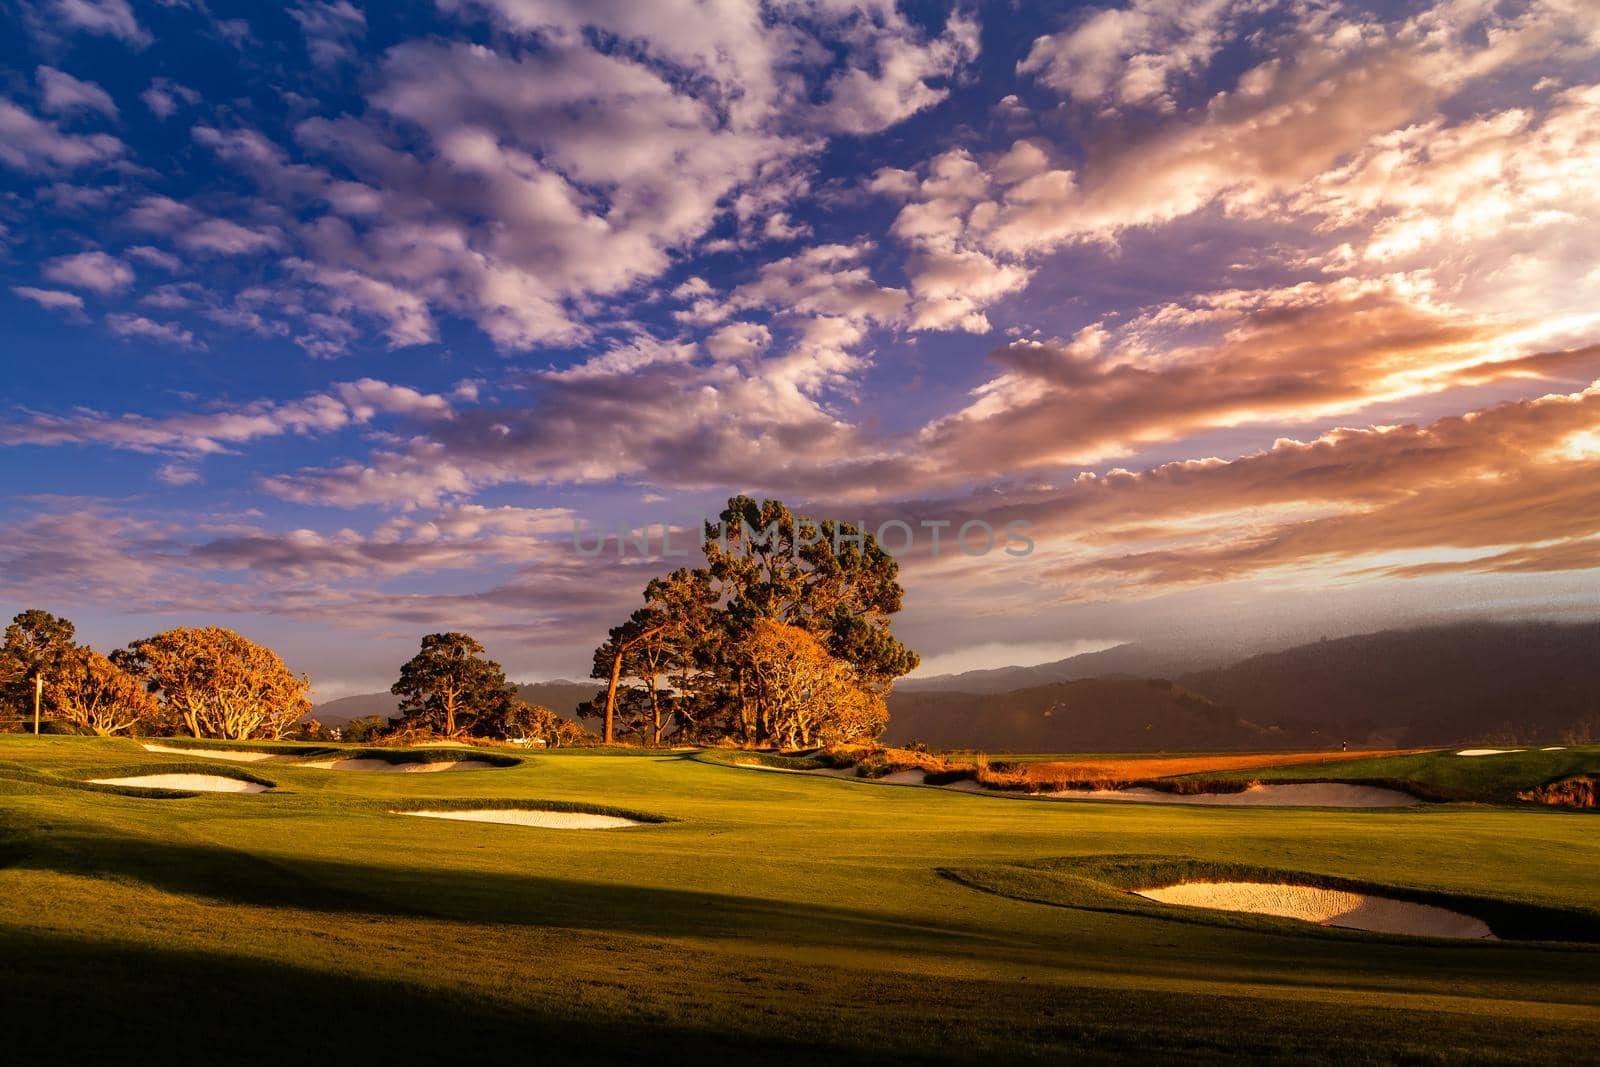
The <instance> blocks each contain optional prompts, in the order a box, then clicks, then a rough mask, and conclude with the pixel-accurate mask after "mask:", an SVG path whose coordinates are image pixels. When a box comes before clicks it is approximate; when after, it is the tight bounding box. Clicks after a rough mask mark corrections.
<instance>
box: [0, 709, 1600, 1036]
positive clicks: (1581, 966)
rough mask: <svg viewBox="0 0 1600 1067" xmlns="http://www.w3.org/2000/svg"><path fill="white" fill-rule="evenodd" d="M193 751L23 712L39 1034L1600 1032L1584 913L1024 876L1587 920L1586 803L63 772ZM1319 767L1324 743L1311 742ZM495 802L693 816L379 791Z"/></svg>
mask: <svg viewBox="0 0 1600 1067" xmlns="http://www.w3.org/2000/svg"><path fill="white" fill-rule="evenodd" d="M1550 755H1554V754H1550ZM1398 758H1400V759H1413V760H1428V759H1438V758H1443V757H1425V756H1418V757H1398ZM1489 758H1493V759H1510V758H1513V757H1489ZM175 759H177V757H171V756H164V755H160V754H156V753H147V752H144V751H143V750H141V749H140V748H139V747H138V746H137V745H135V744H134V743H132V742H129V741H100V740H94V739H79V738H50V737H45V738H37V739H35V738H31V737H20V736H7V737H0V863H3V867H0V900H3V901H4V907H3V908H0V983H3V988H4V989H5V991H6V994H5V995H6V1013H5V1018H6V1024H5V1025H6V1036H5V1038H4V1042H5V1044H4V1047H5V1048H6V1049H7V1050H8V1053H12V1054H14V1055H15V1056H16V1057H17V1060H16V1062H30V1061H38V1060H41V1059H50V1060H54V1061H58V1062H68V1061H72V1060H84V1059H89V1058H102V1057H110V1056H113V1055H117V1054H119V1053H120V1054H122V1055H123V1056H124V1058H125V1059H126V1058H127V1050H128V1049H130V1048H131V1049H134V1050H135V1057H134V1058H136V1059H140V1060H143V1059H150V1058H160V1057H165V1058H167V1062H171V1063H179V1062H189V1061H195V1060H200V1059H208V1058H215V1059H216V1060H217V1061H218V1062H265V1061H269V1060H270V1061H274V1062H277V1063H285V1062H292V1061H293V1059H294V1058H295V1057H311V1058H313V1059H316V1060H321V1059H326V1058H327V1057H329V1056H332V1055H340V1056H349V1057H361V1058H362V1059H367V1058H374V1059H376V1058H383V1057H389V1058H398V1059H401V1060H415V1059H434V1060H437V1059H466V1058H475V1059H484V1060H486V1061H489V1062H494V1061H499V1060H510V1059H511V1058H513V1057H515V1058H516V1059H517V1060H519V1061H520V1060H525V1059H530V1058H531V1059H533V1060H534V1061H536V1062H537V1061H539V1060H541V1059H542V1060H545V1061H551V1060H583V1059H588V1060H594V1059H599V1058H605V1057H612V1058H627V1059H629V1060H631V1061H635V1062H639V1061H659V1062H688V1061H697V1062H705V1061H706V1059H707V1057H716V1056H734V1055H738V1056H751V1057H759V1058H760V1059H761V1060H764V1061H768V1062H770V1061H774V1060H777V1061H783V1062H819V1063H833V1062H861V1061H867V1062H870V1061H882V1062H889V1061H903V1060H905V1059H908V1058H911V1059H919V1060H948V1061H952V1062H955V1061H976V1060H984V1061H991V1062H994V1061H1000V1062H1062V1061H1063V1060H1066V1059H1069V1058H1070V1059H1071V1060H1073V1061H1081V1060H1088V1061H1094V1060H1102V1059H1105V1060H1109V1059H1116V1058H1119V1057H1141V1058H1144V1059H1147V1060H1155V1061H1160V1060H1170V1059H1178V1058H1182V1059H1184V1060H1186V1061H1190V1062H1193V1061H1197V1060H1198V1061H1208V1060H1217V1061H1222V1060H1233V1059H1237V1058H1238V1057H1240V1056H1255V1057H1276V1058H1289V1057H1293V1058H1295V1059H1299V1060H1305V1061H1316V1062H1385V1063H1386V1062H1394V1061H1397V1060H1403V1061H1412V1062H1457V1061H1460V1060H1473V1059H1483V1060H1493V1061H1502V1062H1503V1061H1521V1062H1550V1061H1552V1060H1555V1059H1557V1058H1564V1059H1566V1060H1568V1061H1574V1062H1582V1061H1584V1060H1586V1059H1588V1058H1590V1057H1591V1056H1592V1054H1593V1049H1594V1048H1595V1047H1596V1046H1597V1043H1600V985H1597V984H1596V983H1595V982H1594V981H1593V974H1594V970H1595V965H1596V963H1597V962H1600V949H1597V946H1595V945H1593V944H1580V943H1565V942H1527V941H1505V942H1500V943H1493V944H1491V943H1448V942H1436V941H1422V940H1414V939H1404V938H1398V937H1379V936H1375V935H1365V934H1358V933H1351V932H1333V931H1324V930H1321V929H1320V928H1310V929H1300V928H1297V927H1295V926H1293V925H1292V924H1290V923H1288V921H1287V920H1267V919H1260V920H1258V919H1250V918H1240V917H1234V918H1232V919H1229V920H1228V921H1221V920H1217V921H1210V920H1208V919H1206V918H1205V917H1204V916H1201V917H1200V918H1199V920H1198V921H1197V920H1196V919H1191V918H1174V917H1173V916H1172V915H1171V913H1170V911H1168V910H1164V909H1163V908H1162V907H1161V906H1158V905H1150V906H1144V905H1141V904H1138V903H1136V902H1132V903H1124V902H1123V901H1120V900H1118V901H1117V903H1118V906H1117V907H1114V908H1112V907H1100V906H1098V905H1097V903H1096V899H1097V898H1096V897H1095V896H1094V893H1076V892H1068V893H1062V894H1061V895H1060V896H1059V899H1057V898H1056V897H1048V898H1038V899H1024V898H1026V897H1027V896H1028V894H1027V893H1018V894H1013V895H1007V892H1006V891H1004V890H1005V887H1006V886H1007V885H1009V884H1011V883H1013V882H1014V883H1017V884H1019V885H1020V884H1023V883H1025V882H1027V880H1028V879H1029V878H1032V877H1033V876H1034V875H1032V874H1029V873H1027V872H1030V871H1037V870H1040V869H1044V870H1046V871H1047V872H1048V871H1054V870H1056V868H1057V867H1059V866H1061V865H1062V862H1063V861H1076V862H1077V866H1073V864H1072V863H1071V862H1067V863H1066V865H1065V867H1066V868H1070V869H1072V870H1075V871H1076V870H1079V869H1080V868H1081V869H1082V870H1088V871H1091V872H1092V871H1093V870H1094V869H1095V868H1094V865H1093V864H1085V863H1084V862H1083V861H1084V860H1085V858H1089V857H1111V856H1117V857H1127V856H1137V857H1150V858H1152V860H1161V861H1163V862H1165V861H1194V862H1198V863H1201V864H1205V863H1213V864H1237V865H1246V866H1254V867H1263V868H1272V869H1280V870H1292V871H1302V872H1306V873H1308V874H1312V875H1319V876H1322V877H1324V878H1334V879H1352V880H1357V881H1360V882H1364V883H1374V884H1377V885H1388V886H1395V887H1399V888H1402V889H1409V890H1414V891H1419V892H1432V893H1443V894H1455V895H1459V896H1467V897H1489V898H1493V899H1496V900H1502V901H1508V902H1513V903H1516V904H1521V905H1525V906H1529V907H1533V906H1537V907H1541V908H1547V909H1557V910H1565V911H1567V912H1572V913H1580V914H1583V915H1586V916H1590V917H1595V916H1600V893H1597V891H1596V889H1595V886H1596V884H1597V883H1600V846H1597V844H1596V842H1597V840H1600V837H1597V833H1600V822H1597V821H1596V819H1597V817H1596V816H1595V815H1594V814H1589V813H1566V812H1560V811H1553V810H1549V811H1547V810H1536V809H1529V808H1522V809H1510V808H1498V807H1489V806H1476V805H1442V806H1426V807H1421V808H1413V809H1405V810H1366V811H1363V810H1309V809H1265V808H1264V809H1244V808H1231V809H1230V808H1203V807H1177V806H1154V805H1138V804H1127V803H1095V802H1077V803H1072V804H1054V803H1038V802H1030V801H1025V800H1020V801H1019V800H1013V799H1009V798H1003V797H986V796H975V795H968V794H960V793H954V792H951V791H947V790H938V789H919V788H904V787H896V786H888V785H878V784H872V783H866V782H856V781H843V780H838V779H832V778H822V777H808V776H803V775H787V774H777V773H767V772H760V771H752V770H747V769H739V768H731V767H724V766H716V765H713V764H711V763H706V762H701V761H697V760H694V759H692V758H691V756H690V754H687V753H673V754H660V755H644V756H635V757H632V758H621V757H618V756H613V755H606V754H586V753H573V754H564V753H534V754H529V755H528V756H526V757H525V758H524V761H523V762H522V763H521V764H520V765H518V766H515V767H510V768H501V769H494V770H485V771H474V772H455V773H452V772H446V773H438V774H384V773H373V772H366V773H363V772H339V771H325V770H314V769H307V768H299V767H294V766H291V765H288V764H285V763H277V762H270V763H260V764H251V765H247V773H249V774H251V775H253V776H257V777H260V778H263V779H266V780H270V781H272V782H274V783H275V785H276V787H275V788H274V789H272V790H269V791H268V792H265V793H260V794H255V795H242V794H227V795H222V794H217V795H201V796H193V797H187V798H176V799H157V798H148V797H134V796H126V795H119V794H117V793H111V792H96V791H85V790H78V789H72V788H67V787H64V785H63V784H59V783H63V782H65V781H67V780H74V779H78V778H86V777H91V776H101V775H102V774H103V773H105V772H108V771H115V772H120V773H140V772H145V771H148V770H150V769H153V768H163V769H165V768H170V767H172V766H173V765H174V760H175ZM194 762H195V761H193V760H190V759H184V760H182V764H183V766H185V767H189V766H192V765H193V763H194ZM1461 762H1462V763H1467V762H1469V761H1467V760H1461ZM219 766H221V765H220V764H219ZM212 769H213V770H217V768H212ZM235 769H236V770H245V769H246V768H244V767H236V768H235ZM1392 769H1393V768H1388V769H1387V770H1386V772H1385V773H1384V774H1383V775H1381V776H1383V777H1392V776H1393V775H1392V774H1390V773H1388V771H1391V770H1392ZM1302 772H1303V773H1302ZM219 773H222V772H219ZM1440 773H1441V774H1442V773H1445V772H1444V771H1441V772H1440ZM1449 773H1451V774H1455V773H1457V772H1455V771H1453V770H1451V771H1450V772H1449ZM1459 773H1471V774H1483V773H1489V774H1492V775H1495V776H1497V779H1496V780H1497V781H1499V777H1498V776H1503V775H1506V774H1510V773H1511V772H1509V771H1502V770H1490V771H1487V772H1484V771H1471V772H1467V771H1462V772H1459ZM1299 776H1304V777H1327V776H1330V768H1329V766H1328V765H1319V766H1315V767H1307V768H1293V769H1290V770H1289V771H1288V772H1286V774H1285V777H1290V778H1292V777H1299ZM1275 777H1276V775H1275ZM475 799H484V800H488V801H492V802H495V803H496V804H503V803H505V802H509V801H517V800H526V801H537V800H549V801H561V802H565V803H566V804H567V805H578V806H594V807H599V808H606V809H620V810H625V811H633V812H643V813H650V814H653V815H658V816H664V817H666V818H668V819H670V820H673V821H669V822H662V823H656V824H652V825H645V826H639V827H633V828H628V829H621V830H575V831H563V830H542V829H533V828H526V827H515V826H498V825H486V824H474V823H463V822H446V821H441V820H432V819H410V818H403V817H399V816H396V815H393V814H390V813H389V812H390V810H391V809H392V808H394V807H415V806H417V804H418V803H420V802H423V801H456V802H467V801H471V800H475ZM530 806H536V805H530ZM1041 862H1043V863H1044V864H1045V866H1044V867H1043V868H1040V867H1039V866H1038V865H1039V864H1041ZM1018 865H1022V866H1018ZM1063 869H1065V868H1063ZM958 870H960V871H969V872H970V871H981V872H984V874H983V877H982V878H974V879H970V880H962V879H960V878H958V877H954V876H953V872H955V871H958ZM1017 871H1021V872H1024V873H1022V874H1015V873H1014V872H1017ZM1007 872H1013V873H1011V874H1008V873H1007ZM985 880H986V881H985ZM978 883H982V884H978ZM997 888H998V890H999V891H997ZM1101 891H1104V892H1111V891H1112V890H1110V889H1103V890H1102V889H1096V890H1095V892H1101ZM1039 899H1048V900H1049V901H1050V902H1039ZM8 1058H11V1057H10V1055H8Z"/></svg>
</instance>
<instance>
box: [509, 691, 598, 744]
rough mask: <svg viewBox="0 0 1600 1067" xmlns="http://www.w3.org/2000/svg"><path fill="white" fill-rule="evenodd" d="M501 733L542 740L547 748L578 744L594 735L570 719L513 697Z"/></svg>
mask: <svg viewBox="0 0 1600 1067" xmlns="http://www.w3.org/2000/svg"><path fill="white" fill-rule="evenodd" d="M503 729H504V731H505V736H506V738H507V739H509V740H521V739H527V740H537V741H543V742H544V743H545V746H546V747H547V748H562V747H565V746H568V745H574V744H582V743H583V742H584V741H586V740H591V739H593V738H594V735H593V734H591V733H590V732H589V731H588V730H585V729H584V728H583V727H581V726H579V725H578V724H577V723H575V722H573V721H572V720H570V719H564V718H562V717H561V716H560V715H557V714H556V713H555V712H553V711H551V710H550V709H549V708H547V707H545V706H544V705H542V704H529V703H528V702H527V701H525V700H514V701H512V703H511V707H509V708H508V709H506V714H505V718H504V720H503Z"/></svg>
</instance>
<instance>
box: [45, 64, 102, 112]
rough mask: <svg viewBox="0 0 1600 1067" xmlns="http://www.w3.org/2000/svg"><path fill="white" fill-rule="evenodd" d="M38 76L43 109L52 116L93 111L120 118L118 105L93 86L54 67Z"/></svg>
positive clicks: (46, 68)
mask: <svg viewBox="0 0 1600 1067" xmlns="http://www.w3.org/2000/svg"><path fill="white" fill-rule="evenodd" d="M36 73H37V76H38V79H39V89H40V92H41V93H42V94H43V99H42V101H41V103H42V106H43V107H44V109H45V110H46V111H48V112H50V113H51V114H53V115H70V114H72V113H74V112H81V111H90V112H95V113H98V114H101V115H104V116H106V117H107V118H110V119H115V118H116V117H117V105H116V104H115V103H114V102H112V99H111V94H110V93H108V92H106V91H105V90H104V89H102V88H100V86H98V85H96V84H95V83H94V82H86V81H79V80H78V79H77V78H74V77H73V76H72V75H70V74H68V73H67V72H66V71H63V70H56V69H55V68H54V67H40V68H39V69H38V71H37V72H36Z"/></svg>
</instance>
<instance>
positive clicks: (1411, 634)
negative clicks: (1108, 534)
mask: <svg viewBox="0 0 1600 1067" xmlns="http://www.w3.org/2000/svg"><path fill="white" fill-rule="evenodd" d="M1178 681H1179V682H1180V684H1182V685H1183V686H1184V687H1185V688H1187V689H1191V690H1193V691H1195V692H1197V693H1203V694H1205V695H1206V696H1208V697H1210V698H1211V699H1212V700H1215V701H1217V702H1218V703H1220V704H1224V705H1226V706H1228V707H1231V708H1234V709H1236V710H1237V711H1238V712H1239V714H1240V715H1242V716H1244V717H1245V718H1247V719H1250V720H1252V721H1255V722H1261V723H1266V724H1276V725H1279V726H1281V727H1282V728H1283V729H1285V730H1287V731H1291V732H1295V731H1299V732H1303V731H1305V730H1316V731H1318V733H1319V735H1320V736H1321V737H1322V738H1323V739H1324V740H1326V741H1332V740H1336V739H1337V740H1346V739H1348V740H1350V741H1351V742H1352V743H1354V742H1357V741H1359V742H1360V743H1362V744H1384V745H1432V744H1454V743H1456V742H1458V741H1481V740H1500V741H1507V742H1518V741H1522V742H1533V741H1546V740H1559V739H1560V738H1562V737H1563V736H1565V735H1566V734H1567V733H1568V732H1569V731H1572V730H1575V729H1576V730H1580V731H1581V730H1582V728H1583V726H1584V724H1588V725H1589V728H1590V729H1591V730H1593V731H1595V732H1596V733H1600V622H1589V623H1552V622H1528V623H1486V622H1475V623H1462V624H1457V625H1451V626H1433V627H1427V628H1423V629H1416V630H1386V631H1383V632H1381V633H1372V634H1361V635H1358V636H1355V637H1341V638H1337V639H1333V640H1327V641H1318V642H1315V643H1313V644H1308V645H1300V646H1298V647H1295V648H1290V649H1285V650H1284V651H1282V652H1269V653H1266V654H1264V655H1259V656H1251V657H1250V658H1249V659H1246V660H1242V661H1241V662H1238V663H1235V664H1233V665H1231V666H1228V667H1222V668H1220V669H1213V670H1204V671H1197V672H1193V673H1190V674H1186V675H1183V676H1182V677H1180V678H1179V679H1178Z"/></svg>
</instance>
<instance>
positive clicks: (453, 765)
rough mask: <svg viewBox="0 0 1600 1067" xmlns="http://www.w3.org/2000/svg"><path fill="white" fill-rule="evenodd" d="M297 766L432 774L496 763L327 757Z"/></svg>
mask: <svg viewBox="0 0 1600 1067" xmlns="http://www.w3.org/2000/svg"><path fill="white" fill-rule="evenodd" d="M295 766H296V767H315V768H317V769H318V770H322V771H380V772H389V773H393V774H432V773H434V772H435V771H487V770H491V769H493V767H494V764H492V763H488V762H486V761H484V760H481V759H461V760H441V761H439V762H437V763H423V762H422V761H420V760H413V761H411V762H408V763H390V762H389V761H388V760H382V759H325V760H316V761H315V762H312V763H297V764H295Z"/></svg>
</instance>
